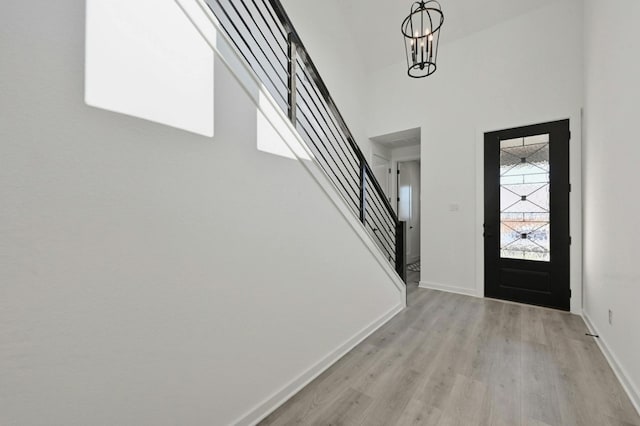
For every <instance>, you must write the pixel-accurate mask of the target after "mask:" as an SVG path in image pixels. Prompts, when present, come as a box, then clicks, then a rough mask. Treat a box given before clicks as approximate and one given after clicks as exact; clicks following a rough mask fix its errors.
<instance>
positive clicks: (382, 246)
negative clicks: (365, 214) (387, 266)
mask: <svg viewBox="0 0 640 426" xmlns="http://www.w3.org/2000/svg"><path fill="white" fill-rule="evenodd" d="M365 224H366V225H367V226H369V229H370V230H371V235H373V236H375V238H376V239H377V240H378V242H379V243H380V244H378V247H380V248H381V249H382V250H384V252H385V253H386V254H387V255H388V256H389V257H391V258H393V256H394V253H393V252H394V250H393V249H391V250H390V249H389V248H387V244H385V243H384V242H383V241H382V240H381V239H380V237H379V236H378V233H377V232H376V231H374V229H375V228H374V227H373V226H371V223H370V221H369V220H366V221H365ZM391 247H393V246H391Z"/></svg>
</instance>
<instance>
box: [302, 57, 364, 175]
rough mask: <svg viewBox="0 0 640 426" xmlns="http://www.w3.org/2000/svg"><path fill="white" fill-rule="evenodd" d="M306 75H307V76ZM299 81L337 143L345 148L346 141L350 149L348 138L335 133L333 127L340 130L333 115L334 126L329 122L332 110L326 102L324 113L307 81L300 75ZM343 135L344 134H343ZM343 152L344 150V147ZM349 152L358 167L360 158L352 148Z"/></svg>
mask: <svg viewBox="0 0 640 426" xmlns="http://www.w3.org/2000/svg"><path fill="white" fill-rule="evenodd" d="M301 71H302V72H303V73H305V74H306V71H305V70H304V68H301ZM305 77H306V76H305ZM298 81H300V83H302V84H301V86H302V87H303V88H304V90H305V91H306V92H307V94H308V95H309V98H311V102H312V103H313V104H314V105H315V107H316V109H317V110H318V113H319V114H320V115H321V116H322V119H323V120H324V122H325V124H326V125H327V128H328V129H329V131H330V132H331V134H332V135H333V136H334V138H335V140H336V143H337V144H338V145H340V148H341V149H343V148H342V147H343V143H342V142H344V143H345V144H346V145H347V148H349V149H350V148H351V147H350V146H349V145H348V142H347V141H346V139H344V138H342V137H338V136H337V135H336V134H335V133H334V131H333V129H332V127H333V128H335V130H336V131H337V132H338V134H339V133H340V130H339V129H338V128H337V127H336V124H335V123H334V122H333V120H331V117H329V121H331V124H333V126H331V125H330V124H329V121H327V117H326V114H330V112H329V110H328V109H327V107H326V106H325V105H324V104H323V105H322V106H323V108H324V111H325V112H326V114H322V110H321V109H320V107H319V106H318V104H317V103H316V101H315V99H314V96H313V95H312V94H311V92H310V91H309V88H308V86H307V83H306V82H305V81H304V80H303V79H302V78H300V77H298ZM310 83H311V82H310ZM310 86H311V88H312V89H313V90H314V91H315V88H314V86H313V84H310ZM316 94H317V92H316ZM318 99H319V100H320V99H321V98H320V96H319V95H318ZM321 103H322V102H321ZM341 136H342V135H341ZM343 152H344V149H343ZM348 152H349V157H350V158H351V159H352V160H353V161H354V166H355V167H356V168H357V167H358V166H357V165H358V163H359V161H358V158H357V157H356V156H355V154H354V153H353V152H352V151H350V150H349V151H348ZM345 155H346V154H345Z"/></svg>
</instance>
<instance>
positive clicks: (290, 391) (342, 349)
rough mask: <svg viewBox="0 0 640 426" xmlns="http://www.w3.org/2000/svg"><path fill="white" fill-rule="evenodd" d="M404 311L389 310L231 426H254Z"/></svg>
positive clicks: (401, 307)
mask: <svg viewBox="0 0 640 426" xmlns="http://www.w3.org/2000/svg"><path fill="white" fill-rule="evenodd" d="M403 309H404V305H403V304H399V305H397V306H395V307H394V308H393V309H391V310H390V311H389V312H387V313H386V314H384V315H383V316H381V317H380V318H378V319H377V320H375V321H373V322H372V323H371V324H369V325H368V326H367V327H365V328H364V329H362V330H361V331H360V332H358V333H357V334H356V335H355V336H353V337H352V338H350V339H349V340H347V341H346V342H345V343H343V344H342V345H340V346H339V347H338V348H336V349H335V350H333V351H332V352H330V353H329V354H328V355H327V356H325V357H324V358H323V359H322V360H321V361H320V362H318V363H317V364H315V365H313V366H312V367H311V368H309V369H308V370H307V371H305V372H304V373H302V374H301V375H300V376H299V377H297V378H295V379H293V380H292V381H291V382H289V384H287V385H286V386H284V387H283V388H282V389H280V390H279V391H277V392H275V393H274V394H273V395H272V396H270V397H269V398H267V399H266V400H264V401H263V402H261V403H260V404H258V405H257V406H255V407H254V408H252V409H251V410H249V412H247V413H246V414H244V415H243V416H241V417H240V418H239V419H238V420H236V421H235V422H233V423H232V424H233V425H255V424H257V423H258V422H259V421H261V420H262V419H264V418H265V417H267V416H268V415H269V414H271V413H272V412H273V411H275V410H276V409H277V408H278V407H280V406H281V405H282V404H284V403H285V402H287V401H288V400H289V398H291V397H292V396H293V395H295V394H296V393H298V392H299V391H300V390H301V389H302V388H304V387H305V386H306V385H308V384H309V383H310V382H311V381H313V380H314V379H315V378H316V377H318V376H319V375H320V374H322V373H323V372H324V371H325V370H327V369H328V368H329V367H331V366H332V365H333V364H334V363H336V362H337V361H338V360H339V359H340V358H342V357H343V356H344V355H345V354H346V353H347V352H349V351H351V350H352V349H353V348H355V347H356V346H357V345H358V344H359V343H360V342H362V341H363V340H364V339H366V338H367V337H369V336H370V335H371V334H373V332H375V331H376V330H377V329H379V328H380V327H382V326H383V325H384V324H386V323H387V322H388V321H389V320H391V319H392V318H393V317H394V316H396V315H397V314H398V313H399V312H401V311H402V310H403Z"/></svg>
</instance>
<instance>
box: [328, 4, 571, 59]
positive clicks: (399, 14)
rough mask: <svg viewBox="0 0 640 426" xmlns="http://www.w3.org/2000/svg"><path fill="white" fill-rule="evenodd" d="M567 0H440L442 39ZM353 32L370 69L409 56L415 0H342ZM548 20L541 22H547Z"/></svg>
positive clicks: (362, 57) (468, 33)
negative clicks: (406, 25) (407, 35)
mask: <svg viewBox="0 0 640 426" xmlns="http://www.w3.org/2000/svg"><path fill="white" fill-rule="evenodd" d="M561 1H563V0H481V1H480V0H440V4H441V5H442V10H443V12H444V16H445V22H444V26H443V29H442V36H441V40H440V43H441V44H442V45H444V44H446V43H448V42H451V41H454V40H456V39H460V38H463V37H465V36H467V35H470V34H472V33H474V32H476V31H480V30H483V29H485V28H489V27H492V26H494V25H496V24H498V23H500V22H503V21H506V20H509V19H511V18H514V17H516V16H518V15H522V14H525V13H527V12H530V11H532V10H534V9H537V8H540V7H543V6H546V5H548V4H550V3H554V2H561ZM337 3H338V4H339V5H340V7H341V8H342V9H343V11H344V13H345V18H346V19H345V20H346V22H347V23H348V24H349V25H350V27H351V28H350V30H351V33H352V36H353V37H354V38H355V40H356V42H357V45H358V46H359V47H361V49H359V53H360V55H361V59H362V60H363V61H364V64H365V65H366V66H367V67H368V68H369V69H378V68H381V67H384V66H387V65H391V64H395V63H398V62H401V61H404V60H405V56H404V51H403V41H402V36H401V34H400V24H401V23H402V20H403V19H404V18H405V17H406V16H407V15H408V14H409V8H410V7H411V4H412V1H411V0H348V1H346V0H342V1H337ZM543 25H544V23H541V26H543Z"/></svg>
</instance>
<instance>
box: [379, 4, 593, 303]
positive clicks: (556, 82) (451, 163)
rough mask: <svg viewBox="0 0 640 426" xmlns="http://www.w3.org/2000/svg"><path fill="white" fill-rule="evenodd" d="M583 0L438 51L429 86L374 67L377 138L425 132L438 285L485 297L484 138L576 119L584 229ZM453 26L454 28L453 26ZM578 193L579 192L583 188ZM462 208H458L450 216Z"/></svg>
mask: <svg viewBox="0 0 640 426" xmlns="http://www.w3.org/2000/svg"><path fill="white" fill-rule="evenodd" d="M582 13H583V11H582V1H580V0H570V1H566V2H558V3H556V4H554V5H553V6H552V7H544V8H541V9H538V10H536V11H534V12H531V13H529V14H527V15H522V16H519V17H517V18H515V19H512V20H510V21H507V22H504V23H501V24H499V25H497V26H495V27H492V28H490V29H488V30H485V31H482V32H479V33H475V34H473V35H471V36H469V37H467V38H464V39H461V40H457V41H455V42H451V43H446V28H445V29H444V31H445V32H444V33H443V36H442V37H443V38H442V40H443V41H444V44H442V45H441V46H440V54H439V57H438V67H439V69H438V71H437V72H436V73H435V74H434V75H433V76H431V77H428V78H426V79H421V80H414V79H410V78H408V77H407V76H406V70H405V64H400V63H399V64H397V65H394V66H391V67H387V68H384V69H381V70H378V71H376V72H375V73H374V74H373V76H372V77H371V86H370V87H371V91H370V96H369V99H368V101H367V105H369V117H368V120H367V130H368V131H369V133H370V134H373V135H379V134H388V133H392V132H394V131H397V130H399V129H407V128H414V127H421V128H422V132H421V157H422V163H421V165H422V184H423V190H422V249H421V250H422V254H421V258H422V268H421V269H422V272H421V274H422V277H421V279H422V280H423V281H425V283H427V284H429V285H433V286H434V287H439V288H445V289H447V290H452V291H460V292H463V293H468V294H477V295H482V294H483V270H482V256H483V254H482V250H483V248H482V239H481V234H482V216H481V215H482V167H483V165H482V145H483V139H482V136H483V133H484V132H486V131H491V130H499V129H503V128H509V127H517V126H522V125H526V124H533V123H537V122H544V121H550V120H557V119H563V118H570V119H571V120H572V121H571V128H572V132H573V140H572V142H571V149H572V160H571V161H572V164H571V167H572V178H571V179H572V183H573V184H574V193H573V194H572V218H571V219H572V226H573V227H574V230H575V231H576V232H575V233H574V234H578V230H579V229H580V226H581V224H580V204H579V188H580V186H579V184H580V182H579V181H580V173H579V170H580V169H579V165H580V155H579V154H580V107H581V105H582V86H583V85H582V79H583V77H582V76H583V70H582V30H581V29H582ZM445 25H446V24H445ZM576 191H577V192H576ZM452 205H458V206H459V210H458V211H451V210H452V208H451V207H452ZM573 242H574V244H573V246H572V288H573V299H572V309H573V310H574V311H576V312H579V311H580V307H581V294H580V264H579V261H580V258H581V254H580V238H579V235H574V240H573Z"/></svg>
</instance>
